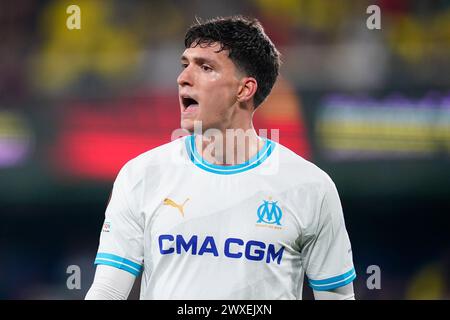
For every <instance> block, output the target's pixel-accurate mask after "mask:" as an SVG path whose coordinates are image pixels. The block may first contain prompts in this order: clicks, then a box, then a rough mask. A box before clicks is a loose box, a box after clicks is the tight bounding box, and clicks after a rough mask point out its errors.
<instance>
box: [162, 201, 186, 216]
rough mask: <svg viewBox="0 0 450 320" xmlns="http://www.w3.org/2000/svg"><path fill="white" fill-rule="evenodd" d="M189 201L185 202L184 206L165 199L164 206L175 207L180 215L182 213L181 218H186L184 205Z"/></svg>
mask: <svg viewBox="0 0 450 320" xmlns="http://www.w3.org/2000/svg"><path fill="white" fill-rule="evenodd" d="M188 201H189V198H187V199H186V200H184V202H183V204H178V203H176V202H175V201H173V200H172V199H169V198H165V199H164V201H163V204H164V205H166V206H171V207H174V208H176V209H178V211H180V213H181V216H182V217H183V218H184V205H185V204H186V202H188Z"/></svg>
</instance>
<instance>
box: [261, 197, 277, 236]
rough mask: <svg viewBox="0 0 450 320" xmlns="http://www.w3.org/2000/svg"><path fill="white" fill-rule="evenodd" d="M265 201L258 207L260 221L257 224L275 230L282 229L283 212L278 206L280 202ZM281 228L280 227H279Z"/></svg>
mask: <svg viewBox="0 0 450 320" xmlns="http://www.w3.org/2000/svg"><path fill="white" fill-rule="evenodd" d="M270 200H271V199H270V198H269V201H267V200H263V203H262V204H261V205H260V206H259V207H258V210H257V211H256V214H257V216H258V221H256V223H257V224H258V225H259V226H268V227H272V228H274V229H281V218H282V216H283V212H282V211H281V208H280V207H279V206H278V205H277V203H278V201H270ZM279 226H280V227H279Z"/></svg>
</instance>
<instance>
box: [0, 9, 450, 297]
mask: <svg viewBox="0 0 450 320" xmlns="http://www.w3.org/2000/svg"><path fill="white" fill-rule="evenodd" d="M70 4H77V5H79V7H80V8H81V30H68V29H67V28H66V19H67V17H68V14H67V13H66V8H67V6H68V5H70ZM370 4H377V5H379V6H380V8H381V22H382V29H381V30H368V29H367V27H366V19H367V18H368V16H369V15H368V14H366V8H367V6H368V5H370ZM232 14H244V15H250V16H254V17H257V18H259V19H260V20H261V21H262V23H263V25H264V26H265V29H266V31H267V33H268V34H269V35H270V36H271V37H272V39H273V40H274V42H275V44H276V45H277V46H278V47H279V49H280V51H281V52H282V54H283V60H284V64H283V66H282V78H281V79H280V81H279V82H278V83H277V85H276V88H275V89H274V92H273V94H272V96H271V97H270V99H269V100H268V101H267V102H266V103H265V104H264V105H263V106H262V107H261V108H260V110H259V111H258V112H257V116H256V126H257V128H279V129H280V142H281V143H282V144H285V145H287V146H289V147H290V148H292V149H294V150H295V151H296V152H298V153H299V154H300V155H302V156H303V157H305V158H306V159H309V160H311V161H313V162H314V163H316V164H318V165H319V166H320V167H321V168H323V169H324V170H325V171H327V172H328V173H329V174H330V176H331V177H332V178H333V179H334V181H335V183H336V185H337V187H338V189H339V192H340V195H341V199H342V203H343V207H344V213H345V217H346V222H347V228H348V231H349V234H350V238H351V240H352V243H353V253H354V261H355V266H356V269H357V274H358V277H357V279H356V281H355V290H356V296H357V298H358V299H449V297H450V271H449V270H450V234H449V233H450V217H449V215H450V1H448V0H447V1H444V0H441V1H439V0H436V1H422V0H415V1H408V0H385V1H375V0H373V1H361V0H354V1H352V0H348V1H345V0H339V1H338V0H335V1H328V0H278V1H270V0H247V1H242V0H229V1H200V0H195V1H189V0H184V1H182V0H169V1H118V0H117V1H111V0H106V1H95V0H85V1H64V0H58V1H31V0H15V1H1V4H0V218H1V219H0V298H1V299H81V298H83V297H84V295H85V293H86V291H87V290H88V288H89V286H90V284H91V282H92V279H93V275H94V266H93V261H94V257H95V254H96V250H97V245H98V237H99V232H100V228H101V225H102V223H103V214H104V210H105V206H106V202H107V200H108V196H109V192H110V190H111V187H112V182H113V179H114V177H115V175H116V174H117V172H118V170H119V169H120V167H121V166H122V165H123V164H124V163H125V162H126V161H127V160H128V159H131V158H132V157H134V156H136V155H138V154H140V153H142V152H144V151H146V150H148V149H151V148H153V147H155V146H157V145H159V144H162V143H165V142H169V141H170V136H171V133H172V130H174V129H175V128H178V125H179V114H178V102H177V86H176V77H177V74H178V72H179V71H180V70H181V69H180V64H179V56H180V54H181V52H182V51H183V37H184V32H185V29H186V27H187V26H189V25H190V24H191V23H192V22H193V21H194V18H195V16H199V17H202V18H209V17H214V16H217V15H222V16H226V15H232ZM69 265H79V266H80V267H81V272H82V280H81V290H68V289H67V287H66V279H67V277H68V274H66V268H67V266H69ZM370 265H378V266H379V267H380V268H381V290H369V289H368V288H367V286H366V280H367V278H368V277H369V274H367V273H366V270H367V267H368V266H370ZM137 286H138V283H137ZM137 286H136V287H135V288H134V290H133V292H132V294H131V296H130V298H131V299H135V298H136V297H137V296H138V295H137V289H138V288H137ZM304 291H305V296H306V298H311V290H310V289H309V287H307V286H305V289H304Z"/></svg>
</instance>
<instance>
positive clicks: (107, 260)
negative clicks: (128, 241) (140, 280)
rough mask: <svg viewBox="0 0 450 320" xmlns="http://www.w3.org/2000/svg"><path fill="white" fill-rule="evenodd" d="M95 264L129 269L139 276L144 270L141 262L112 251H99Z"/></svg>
mask: <svg viewBox="0 0 450 320" xmlns="http://www.w3.org/2000/svg"><path fill="white" fill-rule="evenodd" d="M94 264H102V265H107V266H111V267H115V268H117V269H121V270H125V271H128V272H129V273H131V274H132V275H134V276H138V275H139V273H140V272H141V271H142V266H141V265H140V264H137V263H135V262H133V261H131V260H128V259H125V258H122V257H120V256H117V255H115V254H111V253H100V252H99V253H97V256H96V257H95V262H94Z"/></svg>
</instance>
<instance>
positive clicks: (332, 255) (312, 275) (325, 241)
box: [302, 176, 356, 291]
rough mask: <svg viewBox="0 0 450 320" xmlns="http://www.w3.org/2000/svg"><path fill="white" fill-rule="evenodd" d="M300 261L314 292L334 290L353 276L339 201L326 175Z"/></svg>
mask: <svg viewBox="0 0 450 320" xmlns="http://www.w3.org/2000/svg"><path fill="white" fill-rule="evenodd" d="M302 261H303V266H304V268H305V271H306V275H307V277H308V282H309V285H310V286H311V287H312V288H313V289H314V290H316V291H324V290H333V289H335V288H339V287H342V286H344V285H346V284H348V283H350V282H352V281H353V280H354V279H355V278H356V273H355V269H354V266H353V257H352V249H351V244H350V239H349V236H348V233H347V230H346V228H345V221H344V215H343V211H342V206H341V201H340V199H339V195H338V191H337V189H336V186H335V184H334V183H333V181H332V180H331V179H330V178H329V177H328V176H327V183H326V186H325V191H324V196H323V199H322V202H321V205H320V210H319V216H318V219H317V226H316V228H315V232H314V234H313V236H312V237H310V239H309V240H308V241H307V243H305V244H304V246H303V248H302Z"/></svg>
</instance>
